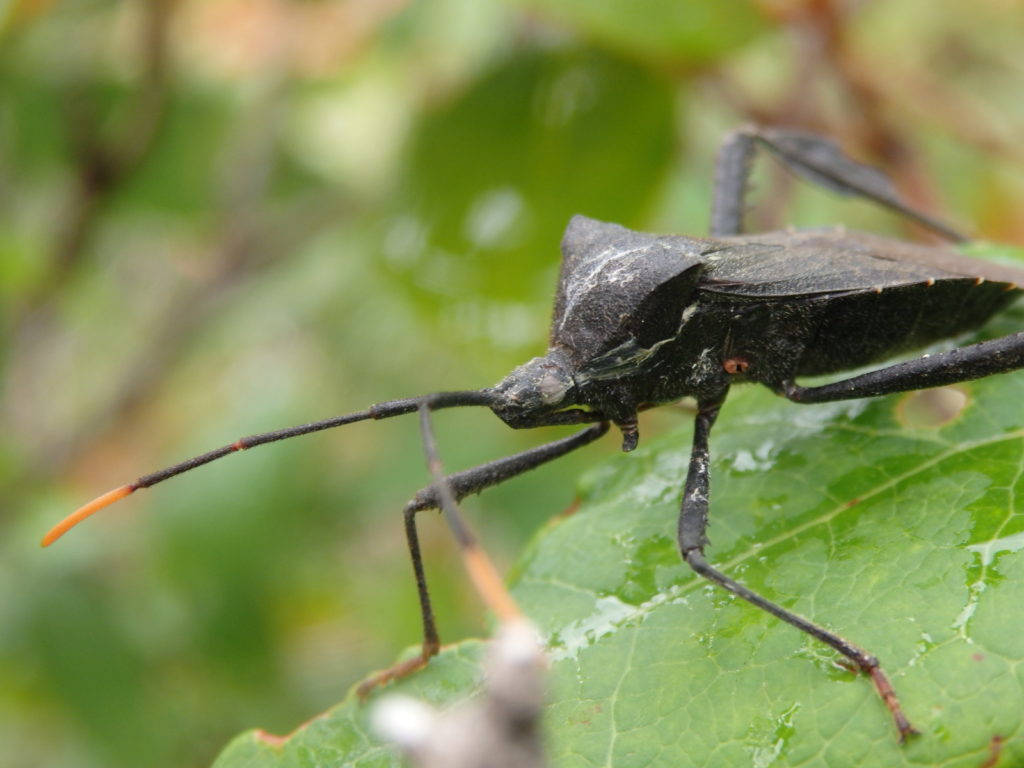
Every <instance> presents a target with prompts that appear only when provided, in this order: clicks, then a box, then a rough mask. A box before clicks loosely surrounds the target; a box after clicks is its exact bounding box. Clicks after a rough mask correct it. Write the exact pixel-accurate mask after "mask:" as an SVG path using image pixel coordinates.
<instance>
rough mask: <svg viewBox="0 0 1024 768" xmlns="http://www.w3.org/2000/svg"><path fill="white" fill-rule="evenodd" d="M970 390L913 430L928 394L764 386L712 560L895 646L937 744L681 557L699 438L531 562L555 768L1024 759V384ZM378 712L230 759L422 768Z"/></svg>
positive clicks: (536, 548) (637, 464)
mask: <svg viewBox="0 0 1024 768" xmlns="http://www.w3.org/2000/svg"><path fill="white" fill-rule="evenodd" d="M1022 320H1024V312H1022V311H1020V310H1016V311H1013V312H1010V313H1007V314H1006V315H1005V316H1004V317H1003V318H1002V319H1000V320H999V321H998V322H997V323H996V324H995V326H994V327H989V328H988V329H987V332H988V334H989V335H997V334H1004V333H1010V332H1013V331H1014V330H1016V329H1019V328H1020V327H1021V321H1022ZM956 389H957V390H958V391H959V392H961V393H963V395H965V397H964V398H963V408H962V410H960V411H959V413H958V414H956V415H955V416H954V417H953V418H952V419H951V420H948V421H946V422H945V423H943V424H942V425H941V426H929V427H913V426H908V423H907V422H908V421H910V422H912V423H913V424H920V423H922V420H921V418H920V417H919V416H914V417H913V418H911V417H910V416H909V415H908V414H911V413H918V414H919V413H920V411H921V409H923V410H924V411H925V412H926V413H927V411H928V407H929V406H928V405H927V403H926V402H925V403H922V402H921V401H920V397H921V396H920V395H918V394H907V395H898V396H893V397H887V398H879V399H876V400H861V401H854V402H850V403H837V404H830V405H818V406H799V405H795V404H790V403H786V402H784V401H781V400H780V399H778V398H776V397H774V396H773V395H771V394H770V393H768V392H766V391H764V390H763V389H761V388H755V387H751V388H743V389H742V390H740V391H737V392H736V393H735V396H733V397H731V398H730V401H729V402H728V404H727V405H726V407H725V408H724V409H723V412H722V416H721V417H720V419H719V422H718V425H717V426H716V428H715V431H714V433H713V435H712V451H713V456H714V463H713V469H712V502H711V518H712V528H711V537H712V542H713V543H712V546H711V547H710V548H709V550H708V555H709V559H710V560H711V561H712V562H713V563H715V564H716V565H718V566H719V567H720V568H721V569H722V570H724V571H725V572H726V573H728V574H729V575H731V576H734V577H736V578H738V579H740V580H742V581H743V582H744V583H746V584H747V585H748V586H750V587H751V588H753V589H755V590H757V591H759V592H761V593H762V594H764V595H766V596H767V597H769V598H771V599H773V600H776V601H778V602H779V603H781V604H782V605H784V606H786V607H787V608H790V609H792V610H794V611H797V612H799V613H801V614H803V615H805V616H808V617H810V618H812V619H813V620H815V621H817V622H819V623H821V624H823V625H824V626H826V627H829V628H831V629H833V630H835V631H837V632H839V633H840V634H842V635H844V636H845V637H847V638H848V639H849V640H851V641H853V642H855V643H857V644H859V645H861V646H862V647H864V648H866V649H868V650H869V651H871V652H872V653H874V654H876V655H877V656H878V657H879V658H880V660H881V662H882V665H883V667H884V669H885V670H886V671H887V672H888V673H889V675H890V676H891V678H892V681H893V684H894V685H895V687H896V690H897V693H898V695H899V696H900V699H901V701H902V704H903V707H904V710H905V712H906V713H907V715H908V716H909V718H910V719H911V721H912V722H913V723H914V724H915V725H916V726H917V727H918V729H920V731H921V732H922V735H921V736H920V737H917V738H914V739H912V740H911V741H910V742H909V743H908V744H906V745H904V746H900V745H899V744H898V742H897V737H896V733H895V730H894V728H893V726H892V722H891V719H890V717H889V714H888V712H887V710H886V708H885V706H884V705H883V703H882V701H881V700H880V698H879V697H878V695H877V694H876V692H875V690H874V688H873V687H872V685H871V683H870V681H869V680H867V679H866V678H865V677H863V676H858V675H854V674H853V673H851V672H850V671H848V670H846V669H844V668H842V667H841V666H839V665H838V664H837V661H838V659H837V656H836V654H835V653H833V652H832V651H831V650H829V649H827V648H825V647H824V646H822V645H821V644H820V643H818V642H816V641H814V640H812V639H811V638H809V637H807V636H805V635H803V634H802V633H800V632H798V631H796V630H795V629H793V628H791V627H789V626H787V625H784V624H782V623H781V622H779V621H778V620H776V619H775V618H773V617H771V616H769V615H767V614H765V613H763V612H761V611H758V610H756V609H754V608H753V607H751V606H749V605H747V604H746V603H744V602H742V601H739V600H737V599H734V598H733V597H731V596H730V595H728V594H726V593H724V592H723V591H722V590H720V589H718V588H716V587H713V586H711V585H709V584H707V583H706V582H704V581H701V580H699V579H697V578H695V577H694V576H693V575H692V574H691V573H690V572H689V571H688V570H687V569H686V568H685V567H684V566H683V565H682V564H681V563H680V560H679V556H678V554H677V552H676V547H675V539H674V531H675V521H676V513H677V507H678V498H679V495H680V487H681V484H682V480H683V477H684V476H685V472H686V466H687V460H688V452H689V442H690V430H689V429H688V428H683V429H679V430H677V431H675V432H672V433H669V434H666V435H662V436H660V437H657V438H654V439H649V440H647V441H645V443H646V444H645V445H643V446H642V447H641V449H639V450H638V451H636V452H635V453H634V454H631V455H628V456H625V455H623V456H617V457H615V458H613V459H612V460H610V461H608V462H606V463H605V464H603V465H602V466H600V467H598V468H597V469H596V470H595V471H593V472H592V473H590V474H589V475H588V476H587V477H586V478H585V480H584V483H583V485H584V488H583V496H584V500H583V503H582V505H581V506H580V508H579V510H578V511H577V512H576V514H574V515H572V516H570V517H564V518H559V519H557V520H555V521H553V522H552V523H551V524H550V525H549V526H548V528H547V529H546V530H545V531H544V532H543V533H542V535H540V536H539V537H538V538H537V539H536V541H535V543H534V545H533V546H532V548H531V550H530V551H529V552H528V553H527V555H526V557H525V558H524V560H523V562H522V564H521V565H520V567H519V568H518V571H517V575H516V578H515V582H514V591H515V595H516V597H517V598H518V600H519V601H520V603H521V605H522V607H523V609H524V610H525V611H526V613H527V614H528V615H529V616H530V617H531V618H532V619H533V620H534V621H536V622H537V623H538V624H539V625H540V627H541V628H542V631H543V633H544V634H545V636H546V637H548V638H549V641H550V648H551V650H550V655H551V658H552V661H553V665H552V670H551V680H550V688H551V692H550V696H549V705H548V710H547V713H546V716H545V718H546V724H547V728H548V732H549V740H550V741H549V743H550V762H551V764H552V765H556V766H591V765H609V766H616V768H629V767H631V766H646V765H671V766H704V765H753V766H772V767H773V768H775V767H777V766H796V765H800V766H806V765H825V766H848V765H885V766H910V765H942V766H972V768H973V767H974V766H978V765H980V764H982V763H984V761H985V760H986V759H988V757H989V755H990V749H991V748H992V745H993V744H995V743H999V744H1001V749H1002V751H1003V754H1002V757H1001V762H1000V763H999V764H1000V765H1015V764H1019V763H1020V762H1021V761H1024V740H1022V736H1021V730H1020V713H1021V712H1022V711H1024V663H1022V662H1024V632H1022V631H1021V629H1022V628H1024V617H1022V612H1021V605H1022V603H1024V514H1022V509H1019V508H1018V506H1019V505H1020V502H1019V499H1021V498H1024V481H1022V476H1024V409H1022V408H1021V403H1022V402H1024V376H1021V375H1019V374H1011V375H1004V376H993V377H990V378H987V379H983V380H980V381H976V382H969V383H966V384H963V385H958V386H957V388H956ZM954 400H955V398H954ZM941 418H948V416H944V417H941ZM927 421H928V420H927V419H924V422H927ZM478 655H479V644H478V643H477V642H470V643H463V644H460V645H458V646H455V647H452V648H449V649H448V650H446V651H445V652H444V653H443V654H442V655H441V658H440V659H438V660H436V661H435V662H432V663H431V665H430V668H429V669H428V670H426V671H425V672H423V673H421V674H418V675H415V676H414V677H413V678H412V679H410V680H407V681H404V682H403V683H401V684H399V685H398V686H395V687H396V688H400V689H402V690H404V691H405V692H407V693H411V694H413V695H416V696H419V697H421V698H425V699H427V700H429V701H434V702H450V701H453V700H457V699H461V698H464V697H465V696H467V695H468V694H469V693H470V692H472V691H473V690H474V689H475V687H477V686H478V685H479V681H478V674H479V673H478V672H477V671H476V667H475V666H473V662H474V660H475V659H476V658H477V656H478ZM367 709H368V708H367V707H365V706H362V705H359V704H357V703H355V702H354V701H351V700H350V701H348V702H346V703H344V704H342V705H340V706H339V707H338V708H336V709H335V710H333V711H332V712H330V713H329V714H328V715H326V716H325V717H323V718H321V719H319V720H317V721H315V722H314V723H313V724H311V725H309V726H308V727H306V728H304V729H302V730H300V731H299V732H298V733H297V734H296V735H295V736H293V737H292V738H291V739H290V740H288V741H287V742H286V743H284V744H283V745H282V746H277V747H271V746H269V745H267V744H266V743H264V742H261V741H260V740H258V739H257V738H256V737H255V736H254V735H253V734H247V735H243V736H241V737H239V739H238V740H236V741H235V742H234V743H233V744H232V745H231V746H230V747H229V748H228V750H227V751H226V752H225V753H224V754H223V755H222V756H221V758H220V760H219V761H218V762H217V768H230V767H231V766H235V765H247V766H252V765H256V766H264V765H266V766H292V765H296V766H297V765H302V766H310V765H339V764H346V765H348V764H351V765H367V766H370V765H373V766H378V765H398V764H400V763H399V762H398V760H397V758H396V757H395V755H394V753H393V752H391V751H387V750H382V749H381V747H379V746H378V745H377V744H376V743H375V741H374V740H373V737H372V736H369V735H367V734H368V726H367V724H366V719H367Z"/></svg>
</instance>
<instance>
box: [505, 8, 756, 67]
mask: <svg viewBox="0 0 1024 768" xmlns="http://www.w3.org/2000/svg"><path fill="white" fill-rule="evenodd" d="M519 4H520V5H522V6H525V7H528V8H534V9H537V10H539V11H544V12H547V13H550V14H551V15H552V16H553V17H555V18H558V19H560V20H562V21H564V22H565V23H566V24H568V25H570V26H571V27H572V28H575V29H579V30H581V31H582V32H583V33H584V34H586V35H589V36H590V37H592V38H594V39H595V40H596V41H599V42H602V43H604V44H606V45H608V46H609V47H611V48H616V49H618V50H620V51H623V52H625V53H629V54H631V55H633V56H635V57H638V58H642V59H663V60H664V59H667V60H669V61H672V62H674V63H689V64H697V63H703V62H708V61H711V60H713V59H715V58H717V57H719V56H722V55H723V54H725V53H728V52H729V51H731V50H733V49H734V48H736V47H737V46H740V45H743V44H744V43H746V42H748V41H750V40H751V39H753V37H754V36H755V35H756V34H757V33H758V32H759V31H761V30H762V29H763V27H764V19H763V17H762V15H761V13H760V12H759V11H758V10H757V7H756V4H755V3H752V2H750V1H749V0H715V1H714V2H708V0H689V1H688V2H675V3H665V2H661V0H519Z"/></svg>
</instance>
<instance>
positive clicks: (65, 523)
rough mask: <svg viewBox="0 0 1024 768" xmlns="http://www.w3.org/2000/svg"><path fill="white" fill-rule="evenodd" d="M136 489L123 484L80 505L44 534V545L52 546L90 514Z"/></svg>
mask: <svg viewBox="0 0 1024 768" xmlns="http://www.w3.org/2000/svg"><path fill="white" fill-rule="evenodd" d="M134 490H135V487H134V486H132V485H122V486H121V487H120V488H115V489H114V490H112V491H107V492H106V493H104V494H103V495H102V496H99V497H98V498H95V499H93V500H92V501H90V502H89V503H88V504H86V505H84V506H81V507H79V508H78V509H76V510H75V511H74V512H72V513H71V514H70V515H68V516H67V517H65V518H64V519H63V520H61V521H60V522H59V523H57V524H56V525H55V526H53V528H51V529H50V530H49V531H48V532H47V533H46V535H45V536H43V541H42V545H43V546H44V547H48V546H50V545H51V544H53V542H55V541H56V540H57V539H59V538H60V537H61V536H63V535H64V534H65V533H67V532H68V531H70V530H71V529H72V528H74V527H75V526H76V525H78V524H79V523H80V522H82V521H83V520H85V518H87V517H89V515H91V514H92V513H93V512H98V511H99V510H101V509H103V508H104V507H107V506H110V505H111V504H113V503H114V502H115V501H117V500H119V499H123V498H124V497H125V496H127V495H128V494H130V493H131V492H132V491H134Z"/></svg>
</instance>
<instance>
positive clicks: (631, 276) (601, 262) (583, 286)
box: [559, 246, 647, 329]
mask: <svg viewBox="0 0 1024 768" xmlns="http://www.w3.org/2000/svg"><path fill="white" fill-rule="evenodd" d="M646 250H647V247H646V246H644V247H642V248H630V249H629V250H626V251H617V250H615V249H614V248H608V249H606V250H605V251H603V252H602V253H601V255H600V256H598V257H597V258H595V259H594V260H593V261H592V262H591V263H590V265H589V266H588V269H587V271H586V272H585V273H583V274H581V275H578V276H575V277H574V278H573V279H572V280H571V281H569V284H568V285H567V286H566V297H565V299H566V301H565V309H564V310H563V312H562V322H561V323H560V325H559V329H561V328H564V327H565V322H566V320H568V319H569V318H570V317H571V316H572V311H573V309H574V307H575V306H576V304H577V303H579V301H580V300H581V299H582V298H583V297H584V296H586V294H588V293H589V292H590V291H591V290H593V288H594V287H595V286H596V285H598V284H599V282H600V281H599V280H598V279H597V278H598V275H599V274H601V272H603V271H604V270H606V269H608V268H609V267H614V269H611V270H609V272H608V273H607V274H606V276H605V279H606V280H607V281H608V282H611V283H628V282H630V281H631V280H635V279H636V276H637V272H636V270H633V269H631V267H632V266H633V263H634V262H635V261H636V260H637V254H640V253H642V252H644V251H646ZM627 258H628V262H626V263H618V264H616V262H623V261H625V260H626V259H627Z"/></svg>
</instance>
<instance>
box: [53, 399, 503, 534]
mask: <svg viewBox="0 0 1024 768" xmlns="http://www.w3.org/2000/svg"><path fill="white" fill-rule="evenodd" d="M494 401H495V395H494V392H493V391H492V390H490V389H480V390H467V391H461V392H438V393H435V394H431V395H423V396H421V397H410V398H405V399H403V400H388V401H386V402H383V403H377V404H375V405H371V406H370V407H369V408H367V409H366V410H363V411H356V412H355V413H347V414H345V415H343V416H334V417H332V418H330V419H323V420H322V421H313V422H310V423H309V424H300V425H299V426H296V427H288V428H286V429H278V430H274V431H273V432H263V433H261V434H258V435H250V436H249V437H243V438H241V439H240V440H236V441H235V442H233V443H230V444H228V445H225V446H221V447H220V448H216V449H214V450H212V451H207V452H206V453H203V454H200V455H198V456H193V457H192V458H191V459H186V460H185V461H182V462H180V463H178V464H174V465H173V466H170V467H166V468H164V469H161V470H158V471H156V472H152V473H150V474H148V475H143V476H142V477H140V478H138V479H137V480H135V481H134V482H131V483H128V484H127V485H122V486H120V487H118V488H114V489H113V490H111V491H107V492H106V493H104V494H103V495H102V496H98V497H96V498H95V499H93V500H92V501H90V502H89V503H88V504H85V505H83V506H81V507H79V508H78V509H76V510H75V511H74V512H72V513H71V514H70V515H68V516H67V517H65V518H64V519H63V520H61V521H60V522H59V523H57V524H56V525H55V526H53V528H51V529H50V530H49V531H48V532H47V534H46V535H45V536H44V537H43V540H42V545H43V546H44V547H48V546H50V544H52V543H53V542H55V541H56V540H57V539H59V538H60V537H61V536H63V535H64V534H65V533H67V532H68V531H69V530H71V529H72V528H74V527H75V526H76V525H78V524H79V523H80V522H82V521H83V520H85V519H86V518H87V517H89V516H91V515H92V514H94V513H96V512H98V511H99V510H101V509H103V508H104V507H107V506H110V505H111V504H113V503H114V502H115V501H119V500H120V499H123V498H124V497H125V496H128V495H130V494H132V493H134V492H135V491H137V490H139V489H140V488H149V487H150V486H152V485H156V484H157V483H162V482H163V481H164V480H167V479H169V478H172V477H174V476H176V475H180V474H182V473H184V472H188V471H189V470H191V469H195V468H196V467H201V466H203V465H204V464H209V463H210V462H211V461H216V460H217V459H220V458H223V457H224V456H227V455H229V454H232V453H236V452H238V451H244V450H246V449H248V448H255V447H256V446H257V445H263V444H265V443H275V442H277V441H278V440H288V439H289V438H292V437H299V436H300V435H308V434H310V433H311V432H321V431H323V430H325V429H333V428H334V427H342V426H345V425H346V424H354V423H355V422H357V421H366V420H369V419H373V420H378V419H387V418H390V417H392V416H401V415H403V414H406V413H412V412H413V411H415V410H417V409H418V408H421V407H425V408H426V409H427V410H438V409H441V408H457V407H460V406H468V405H490V404H491V403H492V402H494ZM435 453H436V451H435Z"/></svg>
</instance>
